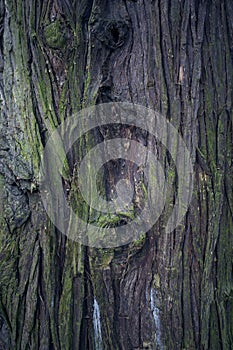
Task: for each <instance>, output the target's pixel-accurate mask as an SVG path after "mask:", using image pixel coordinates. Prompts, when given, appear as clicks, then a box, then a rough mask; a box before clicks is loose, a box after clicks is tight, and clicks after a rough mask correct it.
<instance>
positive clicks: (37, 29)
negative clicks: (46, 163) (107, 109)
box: [0, 0, 233, 350]
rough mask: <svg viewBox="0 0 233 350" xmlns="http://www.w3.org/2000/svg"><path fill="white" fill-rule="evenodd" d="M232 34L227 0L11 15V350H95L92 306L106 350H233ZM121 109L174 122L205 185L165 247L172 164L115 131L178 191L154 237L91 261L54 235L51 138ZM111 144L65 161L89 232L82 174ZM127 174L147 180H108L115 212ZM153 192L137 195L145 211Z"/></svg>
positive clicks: (53, 5) (6, 105)
mask: <svg viewBox="0 0 233 350" xmlns="http://www.w3.org/2000/svg"><path fill="white" fill-rule="evenodd" d="M232 23H233V6H232V2H231V1H230V0H224V1H220V0H216V1H194V0H183V1H178V0H175V1H170V0H163V1H144V0H138V1H133V0H124V1H123V0H116V1H115V0H114V1H99V0H96V1H91V0H77V1H70V0H57V1H52V0H51V1H50V0H44V1H36V0H30V1H22V0H17V1H12V0H5V1H4V0H0V94H1V95H0V107H1V109H0V112H1V113H0V137H1V138H0V196H1V202H0V213H1V218H0V219H1V220H0V225H1V226H0V239H1V243H0V259H1V263H0V276H1V277H0V348H1V349H16V350H17V349H18V350H19V349H25V350H26V349H41V350H42V349H43V350H47V349H56V350H58V349H61V350H63V349H94V348H95V345H94V343H95V341H94V329H93V301H94V297H95V298H96V300H97V301H98V304H99V308H100V315H101V327H102V338H103V339H102V340H103V347H104V349H127V350H128V349H143V348H144V349H162V348H164V349H205V350H207V349H224V350H228V349H229V350H230V349H232V347H233V317H232V315H233V312H232V311H233V276H232V271H233V269H232V256H233V235H232V230H233V222H232V218H233V216H232V213H233V196H232V175H233V174H232V159H233V147H232V146H233V141H232V132H233V124H232V91H233V56H232V54H233V46H232V45H233V44H232V43H233V24H232ZM109 101H128V102H133V103H137V104H142V105H144V106H148V107H151V108H152V109H155V110H157V111H159V112H161V113H162V115H164V116H166V117H167V118H168V119H169V120H170V121H171V122H172V124H173V125H174V126H175V127H176V128H177V129H178V130H179V131H180V133H181V134H182V136H183V138H184V140H185V142H186V144H187V146H188V148H189V150H190V152H191V155H192V159H193V163H194V165H195V166H194V168H195V184H194V192H193V199H192V203H191V206H190V208H189V211H188V213H187V214H186V217H185V219H184V221H183V224H182V225H180V226H179V227H178V228H177V229H176V230H175V231H174V232H172V233H165V230H164V227H165V224H166V221H167V219H168V217H169V214H170V211H169V204H171V203H172V202H173V199H174V198H173V197H174V193H175V189H176V186H177V183H176V181H177V179H176V171H175V168H174V164H173V163H172V162H171V159H170V157H169V154H168V153H167V152H166V150H165V149H164V147H162V146H161V145H159V144H157V143H156V144H155V143H154V140H151V139H150V136H148V135H147V134H146V135H145V133H143V132H142V131H140V130H131V129H127V127H126V128H124V129H116V130H115V133H117V134H120V135H124V137H125V136H127V137H131V138H132V139H135V140H137V141H139V142H141V143H142V144H150V145H151V147H152V148H153V149H156V150H157V153H158V154H159V159H160V161H161V163H162V164H163V167H164V171H165V173H166V175H167V179H168V182H169V183H170V188H171V191H170V192H169V196H168V198H167V205H166V210H165V212H164V213H163V215H162V216H161V218H160V220H159V221H158V222H157V224H156V225H155V226H154V227H153V229H152V230H151V231H150V232H148V233H147V234H146V237H144V236H143V237H141V238H140V239H139V240H138V241H136V242H132V243H131V244H129V245H127V246H124V247H119V248H115V249H94V248H88V247H84V246H81V245H80V244H79V243H74V242H72V241H70V240H68V239H67V238H66V237H65V236H64V235H62V234H61V233H59V232H58V231H57V229H56V228H54V227H53V225H52V224H51V223H50V221H49V219H48V218H47V217H46V214H45V212H44V209H43V206H42V203H41V200H40V193H39V186H38V180H39V179H38V172H39V163H40V157H41V152H42V150H43V148H44V146H45V144H46V141H47V140H48V138H49V135H50V134H51V132H52V130H54V128H56V127H57V126H58V125H59V124H60V123H61V122H62V121H63V120H64V119H65V118H69V117H70V116H71V115H72V114H73V113H75V112H77V111H78V110H80V109H81V108H82V107H86V106H89V105H92V104H96V103H100V102H109ZM112 132H113V130H111V129H110V130H101V132H100V131H98V132H97V131H96V132H95V133H88V134H87V135H86V136H85V138H84V139H83V140H82V141H81V142H80V143H79V144H77V145H76V147H74V148H73V150H72V152H70V154H69V155H68V157H67V158H68V159H67V164H69V166H68V168H67V169H66V176H65V179H64V182H65V184H66V186H67V191H68V192H69V193H70V199H71V203H72V204H73V206H74V207H75V208H76V209H77V211H79V212H80V213H82V215H83V217H88V216H89V214H90V213H89V208H88V207H87V206H86V205H85V204H84V203H83V201H82V199H81V198H80V195H79V193H77V187H78V184H77V176H76V170H77V169H76V165H77V164H78V163H79V161H80V159H82V157H83V155H84V154H85V152H86V150H89V149H90V148H91V147H92V146H93V145H94V144H95V143H96V142H98V141H99V140H103V138H107V137H109V133H110V135H111V133H112ZM61 151H62V150H61ZM121 171H124V174H125V175H127V176H128V177H129V178H130V177H131V176H132V174H133V171H134V167H133V165H132V164H126V165H125V164H123V163H120V162H115V163H114V162H112V163H111V162H110V163H109V164H108V167H106V169H105V176H106V179H110V180H111V181H110V184H109V183H108V181H105V183H103V184H102V191H103V193H104V194H105V195H106V196H107V197H109V196H110V195H111V189H112V188H114V183H116V181H117V179H119V176H120V174H121ZM137 176H138V178H137V180H138V183H140V179H141V176H142V174H141V173H139V174H138V175H137ZM173 189H174V191H173ZM143 192H145V188H144V185H138V187H137V186H135V196H137V201H136V202H135V203H137V204H138V205H140V201H141V200H143ZM144 195H145V193H144ZM128 219H130V218H128ZM105 220H106V218H105V217H100V218H99V222H100V223H102V225H105ZM155 298H156V300H154V299H155ZM152 299H153V300H152ZM152 301H153V302H154V303H156V305H157V308H158V310H159V322H157V323H155V321H154V316H153V307H152V304H153V302H152ZM154 310H157V309H154ZM156 312H157V311H154V314H155V313H156ZM155 334H157V337H156V339H155Z"/></svg>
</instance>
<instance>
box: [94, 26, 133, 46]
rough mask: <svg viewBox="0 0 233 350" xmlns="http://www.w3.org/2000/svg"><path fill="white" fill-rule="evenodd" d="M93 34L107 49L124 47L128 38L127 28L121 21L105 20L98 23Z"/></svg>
mask: <svg viewBox="0 0 233 350" xmlns="http://www.w3.org/2000/svg"><path fill="white" fill-rule="evenodd" d="M94 33H95V36H96V37H97V39H98V40H100V41H101V42H102V43H104V44H105V45H106V46H107V47H109V48H111V49H116V48H118V47H121V46H122V45H124V43H125V41H126V39H127V37H128V33H129V26H128V24H127V23H125V22H123V21H121V20H106V21H101V22H99V24H98V27H97V28H95V29H94Z"/></svg>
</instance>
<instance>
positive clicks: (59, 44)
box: [44, 20, 67, 49]
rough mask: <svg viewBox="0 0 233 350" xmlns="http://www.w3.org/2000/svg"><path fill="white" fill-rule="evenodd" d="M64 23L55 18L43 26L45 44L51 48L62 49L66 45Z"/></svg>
mask: <svg viewBox="0 0 233 350" xmlns="http://www.w3.org/2000/svg"><path fill="white" fill-rule="evenodd" d="M64 29H65V28H64V25H63V23H62V22H61V21H59V20H56V21H54V22H52V23H50V24H49V25H48V26H46V27H45V28H44V37H45V40H46V44H47V45H48V46H49V47H51V48H52V49H62V48H64V47H65V45H66V41H67V40H66V36H65V35H64Z"/></svg>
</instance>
